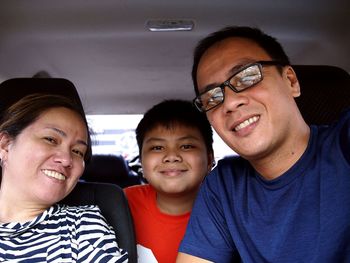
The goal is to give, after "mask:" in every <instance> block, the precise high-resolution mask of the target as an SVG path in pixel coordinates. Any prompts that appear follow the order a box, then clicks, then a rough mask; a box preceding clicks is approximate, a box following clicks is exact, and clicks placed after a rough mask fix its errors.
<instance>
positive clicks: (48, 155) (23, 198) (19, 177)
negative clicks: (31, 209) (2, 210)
mask: <svg viewBox="0 0 350 263" xmlns="http://www.w3.org/2000/svg"><path fill="white" fill-rule="evenodd" d="M87 136H88V133H87V129H86V126H85V124H84V122H83V120H82V118H81V117H80V116H79V115H78V114H77V113H75V112H74V111H72V110H70V109H67V108H63V107H58V108H51V109H48V110H47V111H44V112H43V113H42V114H41V115H40V116H39V118H38V119H37V120H36V121H35V122H33V123H32V124H30V125H29V126H28V127H26V128H25V129H24V130H23V131H22V132H21V133H20V134H19V135H18V136H17V137H16V138H15V139H14V140H13V139H11V138H9V137H8V136H6V135H3V136H2V137H1V140H0V146H1V158H2V161H3V180H2V191H7V193H11V196H12V199H13V198H15V200H17V201H20V202H22V204H23V205H25V204H26V203H27V204H29V205H30V204H32V205H33V206H37V205H39V206H43V207H48V206H50V205H52V204H54V203H56V202H58V201H60V200H61V199H63V198H64V197H65V196H67V195H68V194H69V193H70V192H71V191H72V189H73V188H74V186H75V185H76V183H77V181H78V179H79V177H80V176H81V174H82V173H83V171H84V155H85V152H86V150H87V138H88V137H87Z"/></svg>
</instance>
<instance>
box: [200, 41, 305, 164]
mask: <svg viewBox="0 0 350 263" xmlns="http://www.w3.org/2000/svg"><path fill="white" fill-rule="evenodd" d="M260 60H267V61H270V60H272V59H271V58H270V57H269V55H268V54H267V53H266V52H265V51H264V50H263V49H262V48H261V47H259V46H258V45H257V44H256V43H254V42H252V41H250V40H247V39H243V38H229V39H226V40H223V41H221V42H218V43H216V44H215V45H214V46H212V47H211V48H209V49H208V50H207V51H206V52H205V53H204V55H203V56H202V58H201V60H200V63H199V65H198V70H197V83H198V90H199V92H200V93H201V92H203V91H204V90H206V89H207V88H208V86H218V85H220V84H222V83H223V82H224V81H226V80H227V79H228V78H229V77H230V76H232V75H233V74H234V73H235V72H236V71H237V70H239V68H240V67H242V66H245V65H247V64H249V63H252V62H256V61H260ZM262 72H263V77H264V79H263V80H262V81H261V82H260V83H258V84H256V85H255V86H253V87H251V88H248V89H247V90H244V91H242V92H240V93H235V92H233V91H232V90H230V89H229V88H228V87H226V88H225V99H224V102H223V103H222V104H221V105H219V106H217V107H216V108H214V109H212V110H210V111H208V112H207V117H208V119H209V121H210V123H211V124H212V126H213V127H214V129H215V130H216V132H217V133H218V134H219V135H220V137H221V138H222V139H223V140H224V141H225V142H226V144H227V145H228V146H230V147H231V148H232V149H233V150H234V151H235V152H237V153H238V154H240V155H241V156H243V157H244V158H246V159H247V160H250V161H253V160H256V159H260V158H264V157H266V156H268V155H269V154H271V153H272V152H273V151H278V149H281V147H282V148H283V147H284V145H288V141H289V140H290V138H291V134H292V133H293V131H295V130H296V129H297V127H295V122H294V118H296V117H295V116H298V109H297V106H296V104H295V102H294V97H297V96H299V94H300V90H299V84H298V81H297V79H296V76H295V73H294V71H293V70H292V69H291V67H289V66H286V67H284V68H283V72H282V73H280V72H279V71H278V69H277V67H276V66H263V69H262ZM290 143H291V142H289V144H290Z"/></svg>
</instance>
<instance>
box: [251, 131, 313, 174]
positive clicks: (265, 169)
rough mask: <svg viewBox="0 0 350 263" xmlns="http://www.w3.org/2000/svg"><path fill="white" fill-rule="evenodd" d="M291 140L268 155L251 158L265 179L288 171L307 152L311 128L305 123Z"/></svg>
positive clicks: (255, 167)
mask: <svg viewBox="0 0 350 263" xmlns="http://www.w3.org/2000/svg"><path fill="white" fill-rule="evenodd" d="M293 135H294V136H291V137H290V140H289V141H288V142H287V143H285V144H284V145H283V147H279V148H278V149H277V150H276V151H274V152H272V153H269V154H268V155H267V156H264V157H262V158H257V159H254V160H250V163H251V164H252V166H253V167H254V169H255V170H256V171H257V172H258V173H260V174H261V175H262V176H263V177H264V178H265V179H267V180H273V179H275V178H277V177H279V176H281V175H282V174H283V173H285V172H286V171H288V170H289V169H290V168H291V167H292V166H293V165H294V164H295V163H296V162H297V161H298V160H299V159H300V157H301V156H302V155H303V153H304V152H305V150H306V148H307V145H308V141H309V138H310V128H309V126H308V125H306V124H305V125H304V126H303V129H302V130H300V131H299V132H298V133H294V134H293Z"/></svg>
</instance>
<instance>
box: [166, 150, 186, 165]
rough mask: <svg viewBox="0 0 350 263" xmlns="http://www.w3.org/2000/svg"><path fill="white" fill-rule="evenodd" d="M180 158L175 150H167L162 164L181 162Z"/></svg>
mask: <svg viewBox="0 0 350 263" xmlns="http://www.w3.org/2000/svg"><path fill="white" fill-rule="evenodd" d="M181 161H182V157H181V155H180V154H179V152H178V151H177V150H175V149H168V150H167V151H166V153H165V155H164V158H163V162H165V163H166V162H181Z"/></svg>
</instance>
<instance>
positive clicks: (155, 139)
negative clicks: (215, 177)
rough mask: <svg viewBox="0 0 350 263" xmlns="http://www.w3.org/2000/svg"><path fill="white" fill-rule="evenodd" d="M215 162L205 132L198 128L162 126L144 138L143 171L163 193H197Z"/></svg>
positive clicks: (149, 180) (157, 189) (151, 182)
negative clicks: (202, 132)
mask: <svg viewBox="0 0 350 263" xmlns="http://www.w3.org/2000/svg"><path fill="white" fill-rule="evenodd" d="M212 161H213V157H212V154H209V153H208V151H207V149H206V146H205V143H204V139H203V137H202V135H201V133H200V132H199V130H198V129H197V128H194V127H187V126H184V125H181V124H175V125H174V126H173V127H171V128H166V127H164V126H161V125H158V126H156V127H155V128H153V129H152V130H150V131H148V132H147V133H146V136H145V138H144V141H143V147H142V158H141V163H142V168H143V174H144V177H145V178H146V179H147V181H148V182H149V183H150V184H151V185H152V186H153V187H154V188H155V189H156V191H157V192H158V193H160V194H167V195H168V194H171V195H174V196H176V195H177V194H180V195H181V196H183V195H184V194H193V193H196V192H197V190H198V187H199V185H200V183H201V182H202V180H203V179H204V177H205V176H206V174H207V173H208V172H209V171H210V169H211V165H212Z"/></svg>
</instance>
